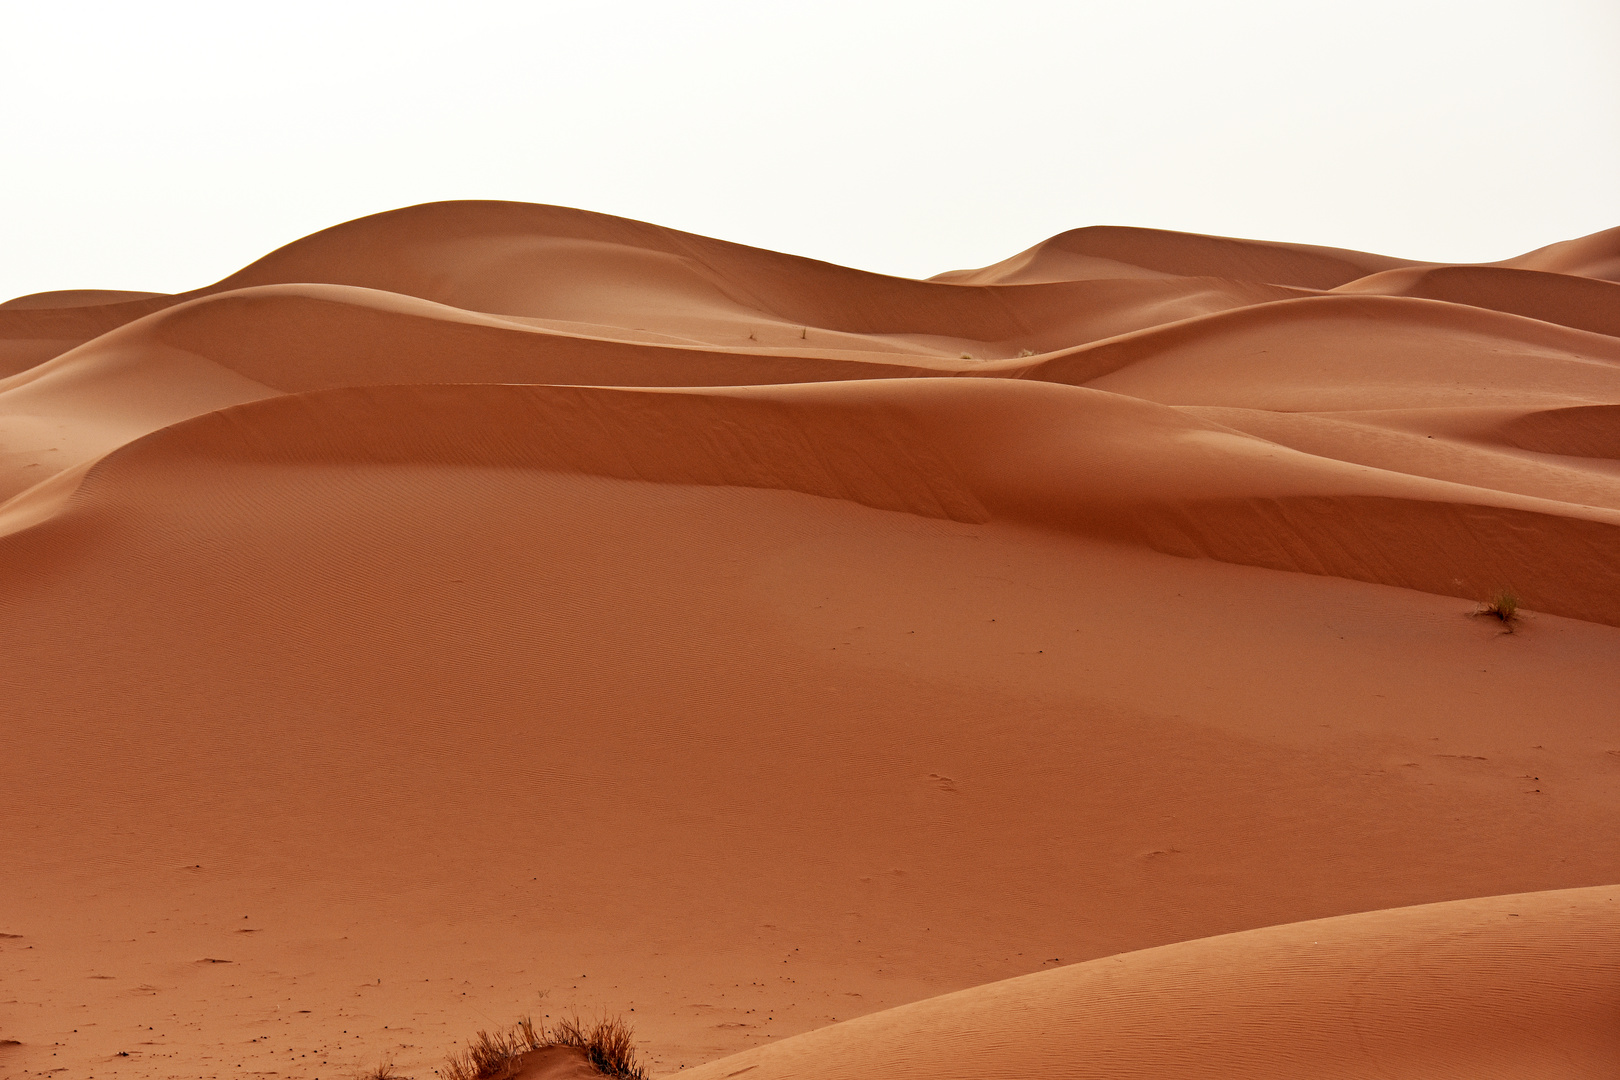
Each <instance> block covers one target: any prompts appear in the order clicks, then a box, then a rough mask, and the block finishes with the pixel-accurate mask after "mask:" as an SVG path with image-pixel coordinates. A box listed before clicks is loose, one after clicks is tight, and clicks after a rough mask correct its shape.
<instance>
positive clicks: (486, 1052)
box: [368, 1016, 647, 1080]
mask: <svg viewBox="0 0 1620 1080" xmlns="http://www.w3.org/2000/svg"><path fill="white" fill-rule="evenodd" d="M631 1034H632V1032H631V1029H630V1025H628V1024H626V1023H625V1022H624V1020H623V1019H622V1018H620V1017H617V1016H605V1017H603V1018H602V1019H600V1020H598V1021H596V1022H595V1023H594V1024H587V1023H586V1022H585V1021H583V1020H581V1019H580V1018H579V1017H578V1016H572V1017H564V1018H563V1019H560V1020H558V1021H557V1023H556V1024H555V1025H553V1026H552V1027H546V1026H545V1025H544V1024H536V1023H535V1022H534V1020H533V1019H532V1018H530V1017H527V1016H526V1017H524V1018H523V1019H522V1020H519V1021H518V1022H517V1023H516V1024H514V1025H512V1027H511V1029H510V1030H508V1031H497V1032H495V1033H493V1034H491V1033H490V1032H487V1031H480V1032H479V1033H478V1036H477V1038H475V1039H473V1040H472V1041H471V1042H469V1043H468V1044H467V1048H466V1049H465V1050H463V1051H461V1052H460V1053H456V1054H451V1055H450V1058H449V1060H448V1061H446V1063H445V1067H444V1069H443V1070H442V1072H441V1073H440V1075H441V1076H443V1077H444V1080H506V1078H507V1077H510V1076H512V1075H513V1074H514V1073H515V1072H516V1071H517V1068H518V1064H519V1059H520V1058H522V1056H523V1055H524V1054H527V1053H529V1052H530V1051H532V1050H544V1049H546V1048H548V1047H553V1046H568V1047H573V1048H574V1049H576V1050H581V1051H583V1052H584V1054H585V1057H586V1060H588V1061H589V1062H590V1063H591V1065H592V1066H593V1067H595V1069H596V1070H597V1071H598V1072H600V1073H602V1074H603V1075H604V1076H610V1077H613V1078H614V1080H647V1070H646V1069H645V1068H644V1067H643V1066H642V1065H641V1064H639V1063H638V1062H637V1061H636V1050H635V1044H634V1042H633V1041H632V1038H631ZM391 1075H392V1074H389V1076H391ZM368 1080H372V1078H368ZM376 1080H388V1077H378V1078H376Z"/></svg>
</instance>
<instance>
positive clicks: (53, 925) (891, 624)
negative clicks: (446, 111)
mask: <svg viewBox="0 0 1620 1080" xmlns="http://www.w3.org/2000/svg"><path fill="white" fill-rule="evenodd" d="M1617 334H1620V230H1614V231H1611V232H1608V233H1601V234H1598V235H1595V236H1591V237H1586V238H1583V239H1579V240H1574V241H1569V242H1567V243H1563V244H1555V245H1553V246H1551V247H1548V248H1544V249H1542V250H1540V251H1536V252H1532V253H1530V254H1528V255H1525V256H1522V257H1519V258H1517V259H1509V260H1506V261H1504V262H1502V263H1499V264H1495V265H1492V266H1468V267H1450V266H1434V265H1430V264H1415V263H1408V262H1403V261H1402V260H1398V259H1392V258H1386V257H1383V256H1376V255H1368V254H1363V253H1359V252H1349V251H1338V250H1331V249H1325V248H1317V247H1309V246H1304V245H1286V244H1271V243H1258V242H1251V241H1241V240H1228V239H1220V238H1214V237H1203V236H1190V235H1184V234H1177V233H1168V232H1157V231H1153V230H1144V229H1121V228H1100V229H1082V230H1078V231H1075V232H1072V233H1066V234H1064V235H1062V236H1058V237H1055V238H1053V239H1052V240H1049V241H1046V242H1045V243H1043V244H1040V245H1037V246H1036V247H1035V248H1032V249H1030V250H1029V251H1027V252H1024V253H1022V254H1020V255H1017V256H1014V257H1013V258H1010V259H1008V260H1006V261H1005V262H1002V263H999V264H997V265H995V266H991V267H987V268H984V269H980V270H971V271H956V272H952V273H947V274H942V275H940V276H939V277H938V278H936V279H933V280H930V281H912V280H904V279H897V278H888V277H882V276H879V275H874V274H868V273H862V272H859V271H855V270H848V269H844V268H841V267H837V266H831V265H827V264H823V263H818V262H813V261H810V260H806V259H800V258H795V257H790V256H785V255H778V254H775V253H772V252H767V251H760V250H755V249H751V248H746V247H741V246H738V245H734V244H728V243H723V242H720V241H716V240H710V239H705V238H702V237H697V236H691V235H687V234H683V233H678V232H674V231H671V230H668V229H662V228H657V227H654V226H650V225H643V224H639V223H636V222H631V221H625V220H621V219H616V218H610V217H604V216H601V215H596V214H589V213H584V212H580V211H575V210H566V209H560V208H555V207H544V206H527V205H517V204H504V203H447V204H435V205H429V206H421V207H415V208H411V209H407V210H400V211H396V212H393V213H388V214H382V215H379V216H376V217H372V218H366V219H363V220H360V221H355V222H351V223H349V224H346V225H342V226H339V227H337V228H334V229H330V230H327V231H326V232H323V233H319V234H316V235H314V236H311V237H307V238H305V239H303V240H300V241H297V242H295V243H293V244H291V245H289V246H288V247H285V248H283V249H281V250H279V251H277V252H274V253H272V254H271V255H268V256H266V257H265V258H264V259H261V260H260V261H259V262H257V263H254V264H253V265H252V266H249V267H248V268H247V269H245V270H243V271H241V272H240V273H238V274H235V275H233V276H232V277H230V278H227V279H226V280H224V281H222V282H220V283H218V284H217V285H213V286H210V287H208V288H205V289H200V290H197V291H195V292H192V293H186V294H181V295H177V296H168V295H151V294H141V293H135V294H131V293H107V292H98V291H78V292H70V293H54V294H41V295H39V296H33V297H25V298H21V299H19V300H14V301H11V302H9V303H6V304H0V374H4V375H5V376H7V377H6V378H4V379H3V380H0V500H3V503H0V603H3V605H4V619H3V620H0V635H3V641H0V656H3V657H4V660H3V670H4V672H5V677H4V681H3V689H0V710H3V718H4V719H3V724H4V727H3V730H0V735H3V741H0V813H3V828H0V934H3V935H5V936H4V937H0V1040H4V1041H3V1042H0V1076H4V1077H6V1078H11V1077H32V1076H44V1075H52V1074H55V1075H61V1076H64V1077H71V1078H75V1080H77V1078H79V1077H109V1078H111V1077H119V1078H129V1080H139V1078H160V1077H161V1078H168V1077H210V1078H212V1077H288V1078H306V1077H308V1078H319V1077H330V1078H334V1080H340V1078H347V1077H351V1076H354V1075H355V1074H356V1072H357V1070H359V1069H362V1068H369V1067H374V1066H375V1065H376V1064H377V1063H378V1062H380V1061H382V1060H384V1059H385V1058H389V1059H392V1060H393V1061H394V1062H395V1064H396V1066H397V1070H398V1073H399V1074H400V1075H402V1076H412V1077H416V1078H418V1080H427V1078H429V1077H432V1076H433V1075H434V1069H435V1068H437V1067H439V1066H440V1065H441V1064H442V1062H443V1059H444V1055H445V1053H446V1052H447V1051H449V1050H451V1049H453V1048H455V1047H456V1046H457V1045H458V1044H459V1043H460V1042H461V1041H462V1040H464V1039H465V1038H467V1037H468V1036H470V1035H471V1034H472V1033H473V1032H475V1031H476V1030H477V1029H478V1028H480V1027H485V1028H489V1027H496V1026H500V1025H503V1024H505V1023H507V1022H509V1021H511V1020H513V1019H516V1018H517V1017H518V1016H519V1015H522V1014H524V1013H531V1012H532V1013H533V1014H535V1016H536V1018H537V1019H538V1018H541V1017H543V1016H545V1015H546V1014H548V1013H551V1014H553V1015H555V1014H556V1013H557V1012H558V1011H560V1010H573V1009H578V1010H579V1011H581V1012H584V1013H586V1014H591V1013H595V1012H601V1011H606V1012H612V1013H623V1015H624V1016H625V1018H626V1019H627V1020H629V1021H630V1022H631V1023H632V1024H633V1025H634V1027H635V1030H636V1033H637V1038H638V1041H639V1043H640V1047H641V1054H642V1057H643V1060H645V1061H646V1062H647V1063H648V1064H649V1066H650V1068H651V1070H652V1071H653V1072H655V1073H668V1072H675V1071H678V1070H683V1069H684V1070H686V1071H688V1072H692V1073H693V1075H694V1076H698V1077H702V1078H704V1080H723V1078H728V1077H734V1076H738V1075H740V1074H744V1073H746V1074H747V1076H748V1080H767V1078H778V1077H780V1078H787V1077H797V1078H814V1080H842V1078H850V1080H855V1078H864V1077H871V1076H881V1077H884V1078H885V1080H906V1078H916V1080H924V1078H928V1080H936V1078H940V1077H960V1078H963V1080H992V1078H999V1077H1004V1076H1018V1077H1041V1076H1050V1077H1066V1078H1067V1077H1073V1078H1082V1077H1110V1078H1114V1077H1119V1078H1125V1077H1132V1078H1135V1077H1141V1078H1149V1077H1152V1078H1159V1077H1175V1078H1181V1077H1208V1078H1216V1077H1234V1076H1244V1077H1260V1078H1276V1080H1282V1078H1294V1077H1303V1076H1321V1077H1346V1078H1349V1077H1369V1076H1378V1077H1386V1078H1401V1080H1406V1078H1412V1080H1417V1078H1420V1077H1422V1078H1430V1077H1457V1078H1480V1077H1514V1078H1524V1077H1558V1078H1566V1077H1612V1076H1614V1075H1615V1074H1616V1070H1617V1069H1620V885H1617V883H1620V337H1617V336H1616V335H1617ZM1501 590H1511V591H1512V592H1513V593H1514V594H1515V595H1516V596H1517V597H1518V599H1519V601H1520V603H1521V604H1522V607H1523V613H1522V615H1521V617H1520V618H1518V619H1517V620H1515V621H1514V622H1513V623H1509V624H1504V623H1502V622H1501V621H1499V620H1496V619H1494V618H1490V617H1481V616H1478V615H1476V610H1477V608H1478V606H1479V603H1480V602H1481V601H1483V600H1486V599H1488V598H1490V597H1491V596H1493V595H1494V594H1496V593H1498V592H1499V591H1501ZM1507 631H1511V632H1507ZM542 992H547V994H546V996H545V997H541V996H540V994H541V993H542ZM563 1066H566V1068H565V1069H564V1071H567V1070H568V1069H571V1068H572V1064H571V1063H569V1062H564V1063H563ZM558 1075H561V1074H560V1073H559V1074H558ZM570 1075H571V1074H570Z"/></svg>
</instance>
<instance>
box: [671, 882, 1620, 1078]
mask: <svg viewBox="0 0 1620 1080" xmlns="http://www.w3.org/2000/svg"><path fill="white" fill-rule="evenodd" d="M1617 954H1620V889H1615V888H1597V889H1573V890H1567V891H1558V892H1546V893H1530V894H1525V895H1519V896H1500V897H1492V898H1490V899H1486V900H1463V901H1456V902H1453V903H1448V904H1434V905H1428V906H1425V907H1417V908H1399V909H1395V910H1392V911H1379V912H1373V913H1370V914H1365V915H1347V916H1342V917H1340V918H1336V919H1322V920H1318V921H1314V922H1306V923H1293V924H1290V925H1287V926H1273V927H1267V928H1266V929H1264V930H1251V931H1249V932H1248V933H1244V934H1232V935H1229V936H1226V937H1218V938H1204V939H1202V940H1199V941H1191V942H1185V943H1182V944H1177V945H1167V946H1164V947H1163V948H1158V949H1150V950H1147V951H1145V952H1139V953H1127V954H1125V955H1123V956H1112V957H1107V958H1105V959H1101V960H1093V961H1091V962H1090V963H1086V964H1075V965H1073V966H1070V967H1066V968H1060V969H1058V970H1055V971H1044V972H1040V973H1038V974H1034V975H1025V976H1023V977H1021V978H1017V979H1011V980H1008V981H1007V982H1001V983H992V984H989V985H986V986H978V987H974V988H973V989H971V990H963V991H961V992H959V993H956V994H950V995H947V996H945V997H940V998H933V999H931V1000H928V1001H922V1002H918V1003H916V1004H914V1005H904V1006H901V1007H900V1008H897V1009H891V1010H889V1011H887V1012H884V1013H879V1014H877V1015H875V1016H868V1017H863V1018H861V1019H859V1020H851V1021H848V1022H846V1023H844V1024H842V1025H838V1026H835V1027H829V1028H823V1029H821V1030H819V1031H815V1032H811V1033H809V1034H806V1035H800V1036H798V1037H797V1038H793V1039H789V1040H787V1041H785V1042H782V1043H779V1044H777V1045H775V1046H771V1047H766V1048H762V1049H759V1050H751V1051H748V1052H746V1053H743V1054H739V1055H737V1056H735V1057H731V1058H726V1059H724V1060H722V1061H717V1062H714V1063H712V1064H709V1065H707V1066H704V1067H702V1068H699V1069H696V1070H692V1075H693V1076H695V1077H696V1078H697V1080H710V1078H720V1077H731V1076H736V1075H738V1074H739V1073H740V1072H742V1071H744V1070H746V1071H748V1072H750V1073H752V1074H753V1075H754V1076H756V1077H759V1078H760V1080H765V1078H767V1077H776V1076H805V1075H813V1076H822V1077H829V1078H832V1077H840V1078H842V1077H849V1078H855V1077H866V1076H874V1075H881V1076H892V1077H913V1076H915V1077H939V1076H1051V1077H1074V1078H1077V1080H1078V1078H1087V1080H1091V1078H1097V1080H1102V1078H1115V1077H1159V1078H1165V1080H1170V1078H1176V1080H1180V1078H1189V1080H1190V1078H1193V1077H1212V1078H1213V1077H1231V1076H1249V1077H1273V1076H1275V1077H1284V1076H1319V1077H1346V1078H1350V1077H1358V1078H1359V1077H1367V1076H1380V1077H1390V1078H1398V1077H1414V1078H1415V1077H1424V1078H1435V1080H1437V1078H1441V1077H1456V1078H1458V1080H1464V1078H1477V1080H1485V1078H1487V1077H1500V1078H1502V1080H1509V1078H1514V1077H1524V1076H1561V1077H1569V1078H1571V1080H1574V1078H1576V1077H1593V1078H1596V1077H1602V1076H1610V1075H1612V1074H1613V1070H1614V1063H1615V1061H1616V1059H1617V1056H1620V1030H1617V1029H1616V1027H1615V1024H1614V1006H1615V995H1616V994H1617V993H1620V971H1617V968H1616V964H1615V958H1616V955H1617Z"/></svg>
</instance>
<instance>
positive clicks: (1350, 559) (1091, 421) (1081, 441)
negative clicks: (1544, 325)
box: [91, 379, 1620, 625]
mask: <svg viewBox="0 0 1620 1080" xmlns="http://www.w3.org/2000/svg"><path fill="white" fill-rule="evenodd" d="M188 458H201V459H220V460H252V461H263V462H273V463H282V464H296V463H312V464H313V463H351V464H383V463H389V462H417V463H433V464H447V465H478V466H522V467H530V468H541V469H554V470H562V471H568V472H580V473H585V474H588V475H595V476H608V477H615V478H619V479H636V480H652V481H656V482H661V483H674V484H699V485H704V486H738V487H756V488H771V489H782V490H790V491H800V492H804V493H806V494H812V495H819V496H823V497H829V498H837V499H846V500H849V501H851V502H855V503H859V504H862V505H865V506H871V507H876V508H879V509H885V510H898V511H903V512H909V513H918V514H922V515H924V516H929V517H941V518H949V519H952V520H957V521H983V520H987V519H989V518H991V517H994V518H997V519H1000V520H1005V521H1015V522H1024V523H1027V524H1034V525H1041V526H1046V527H1053V528H1058V529H1061V530H1064V531H1068V532H1074V533H1077V534H1081V535H1087V536H1093V537H1098V538H1104V539H1111V540H1116V541H1124V542H1128V543H1139V544H1144V545H1146V546H1147V547H1149V548H1151V549H1153V550H1156V551H1161V552H1166V553H1170V554H1176V555H1182V556H1188V557H1195V556H1202V557H1209V558H1216V559H1220V560H1223V561H1226V562H1235V563H1243V564H1247V565H1251V566H1263V567H1268V568H1272V569H1281V570H1293V571H1300V572H1305V573H1312V574H1327V575H1331V576H1337V577H1347V578H1353V579H1357V580H1362V581H1371V582H1377V583H1380V584H1387V585H1398V586H1402V587H1406V588H1418V589H1422V590H1424V591H1427V592H1434V593H1442V594H1448V593H1449V594H1451V595H1457V596H1463V597H1469V596H1479V595H1488V593H1489V592H1490V590H1491V589H1492V588H1494V587H1497V586H1499V585H1500V584H1501V583H1503V582H1511V583H1512V585H1513V586H1514V588H1516V589H1517V590H1519V592H1520V593H1521V595H1522V596H1523V598H1524V601H1525V603H1526V604H1528V605H1530V606H1533V607H1535V608H1537V609H1538V610H1543V611H1548V612H1552V613H1555V614H1561V615H1568V616H1571V617H1574V618H1581V619H1589V620H1592V621H1596V622H1604V623H1609V624H1611V625H1620V567H1617V566H1616V565H1615V563H1614V562H1613V560H1612V559H1610V558H1609V553H1610V552H1612V551H1613V550H1615V548H1616V546H1617V545H1620V531H1617V528H1620V510H1609V509H1604V508H1601V507H1593V506H1586V505H1577V504H1571V503H1563V502H1557V501H1554V500H1548V499H1543V498H1535V497H1529V496H1522V495H1515V494H1512V493H1509V492H1503V491H1497V490H1493V489H1488V488H1480V487H1471V486H1468V485H1465V484H1459V483H1454V482H1447V481H1439V480H1433V479H1430V478H1426V477H1419V476H1414V475H1411V474H1409V473H1403V472H1396V471H1391V470H1387V469H1375V468H1370V467H1367V466H1362V465H1354V464H1349V463H1346V462H1342V461H1339V460H1337V459H1334V458H1331V457H1321V456H1317V455H1314V454H1308V453H1302V452H1298V451H1294V450H1290V449H1288V448H1287V447H1285V446H1283V445H1280V444H1279V443H1275V442H1269V441H1265V440H1262V439H1257V438H1253V437H1250V436H1246V435H1244V434H1242V433H1240V432H1238V431H1236V430H1234V429H1231V428H1227V427H1223V426H1219V425H1217V424H1212V423H1209V422H1207V421H1201V420H1199V419H1197V418H1196V417H1195V416H1194V415H1191V414H1189V413H1186V412H1183V411H1179V410H1176V409H1172V408H1167V407H1164V406H1161V405H1156V404H1152V403H1149V402H1143V401H1139V400H1135V399H1132V398H1129V397H1125V396H1121V395H1116V394H1109V393H1103V392H1099V391H1095V390H1087V389H1081V388H1071V387H1063V386H1057V385H1051V384H1039V383H1028V382H1013V381H1002V380H977V379H975V380H887V381H878V382H853V383H831V384H823V385H821V386H811V385H805V386H793V387H762V388H757V389H752V390H747V389H732V390H724V391H711V392H708V393H700V392H697V391H676V392H665V393H658V392H649V391H631V390H611V389H593V388H585V387H580V388H573V389H569V388H563V387H517V386H466V387H454V386H405V387H392V388H390V387H373V388H357V389H349V390H339V391H332V392H327V393H311V394H301V395H295V396H290V397H280V398H274V399H270V400H267V401H263V402H261V403H258V404H255V405H248V406H243V407H239V408H235V409H229V410H225V411H222V412H217V413H213V414H209V415H207V416H204V417H201V418H199V419H197V420H194V421H192V422H190V423H187V424H183V425H180V426H177V427H172V428H169V429H167V430H165V431H163V432H161V433H160V434H157V435H154V436H149V437H147V438H146V439H143V440H141V441H139V442H136V443H134V444H132V445H131V446H130V447H128V448H127V449H126V450H123V451H119V452H117V453H115V454H114V455H113V457H112V458H110V459H107V460H105V461H103V463H102V464H101V465H100V466H98V467H97V468H96V469H95V470H93V471H92V474H91V475H93V476H95V477H96V478H97V482H98V485H102V486H104V485H108V484H113V485H116V484H117V483H118V482H119V481H118V479H117V478H118V476H119V475H120V474H121V472H122V471H123V470H127V469H131V468H135V469H141V470H155V471H157V472H159V473H161V472H162V471H164V470H166V469H172V470H184V469H185V468H186V467H187V466H186V465H185V464H184V462H185V460H186V459H188Z"/></svg>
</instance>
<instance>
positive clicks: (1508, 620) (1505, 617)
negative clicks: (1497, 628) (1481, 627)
mask: <svg viewBox="0 0 1620 1080" xmlns="http://www.w3.org/2000/svg"><path fill="white" fill-rule="evenodd" d="M1475 614H1476V615H1484V616H1487V617H1489V618H1492V619H1496V620H1497V621H1499V622H1500V623H1501V624H1502V627H1503V629H1504V631H1505V632H1507V633H1509V634H1511V633H1513V627H1514V625H1515V624H1516V623H1517V622H1518V619H1519V597H1518V594H1517V593H1515V592H1514V591H1513V590H1512V589H1498V590H1497V591H1496V592H1495V593H1493V594H1492V595H1491V598H1490V599H1489V600H1486V601H1485V602H1484V603H1482V604H1480V605H1479V610H1478V611H1477V612H1475Z"/></svg>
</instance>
